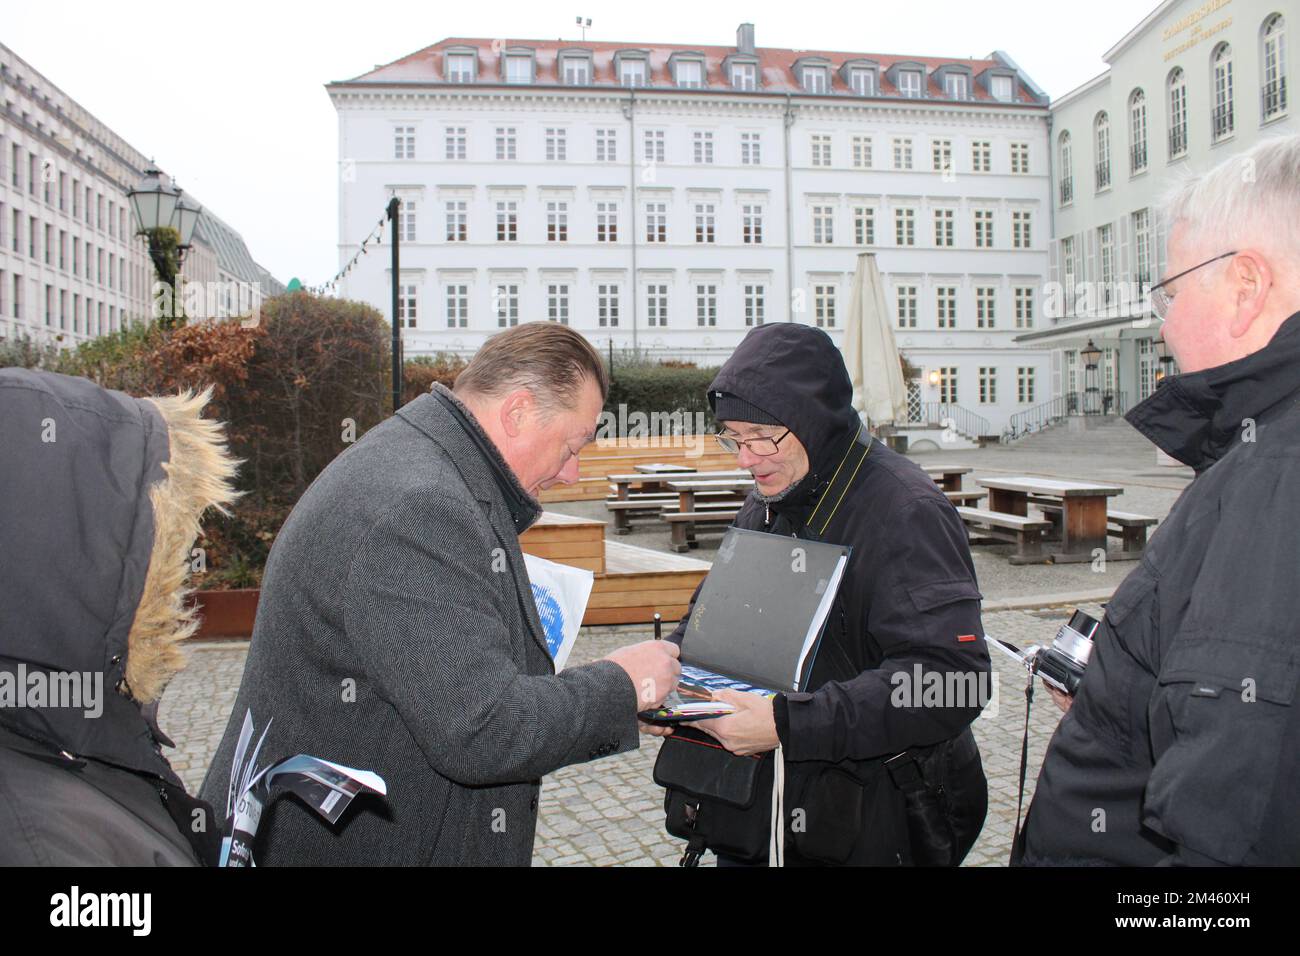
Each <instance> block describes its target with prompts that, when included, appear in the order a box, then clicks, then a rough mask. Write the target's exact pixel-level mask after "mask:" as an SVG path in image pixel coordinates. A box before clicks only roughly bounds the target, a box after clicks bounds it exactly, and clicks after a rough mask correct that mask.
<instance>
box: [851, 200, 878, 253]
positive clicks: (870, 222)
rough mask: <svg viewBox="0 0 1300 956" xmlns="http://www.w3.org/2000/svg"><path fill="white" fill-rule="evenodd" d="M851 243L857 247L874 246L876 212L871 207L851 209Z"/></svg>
mask: <svg viewBox="0 0 1300 956" xmlns="http://www.w3.org/2000/svg"><path fill="white" fill-rule="evenodd" d="M853 242H854V244H855V245H859V246H874V245H875V244H876V210H875V209H873V208H872V207H871V206H855V207H853Z"/></svg>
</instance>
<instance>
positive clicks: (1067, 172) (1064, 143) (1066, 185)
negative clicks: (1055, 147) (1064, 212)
mask: <svg viewBox="0 0 1300 956" xmlns="http://www.w3.org/2000/svg"><path fill="white" fill-rule="evenodd" d="M1060 149H1061V174H1060V180H1061V205H1062V206H1068V205H1069V204H1070V203H1072V202H1074V156H1073V151H1072V149H1071V147H1070V131H1069V130H1068V129H1067V130H1064V131H1062V133H1061V139H1060Z"/></svg>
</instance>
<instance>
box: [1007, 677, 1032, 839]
mask: <svg viewBox="0 0 1300 956" xmlns="http://www.w3.org/2000/svg"><path fill="white" fill-rule="evenodd" d="M1033 702H1034V672H1033V670H1030V671H1029V680H1028V681H1026V682H1025V735H1024V737H1023V739H1021V741H1020V790H1019V792H1018V793H1017V794H1016V829H1015V832H1014V833H1013V834H1012V835H1011V862H1013V863H1014V862H1015V860H1016V857H1017V855H1018V848H1019V845H1020V810H1021V808H1022V807H1023V806H1024V802H1025V770H1026V769H1027V768H1028V766H1029V708H1030V705H1032V704H1033Z"/></svg>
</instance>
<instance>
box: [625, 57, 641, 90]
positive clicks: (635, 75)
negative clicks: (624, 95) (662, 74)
mask: <svg viewBox="0 0 1300 956" xmlns="http://www.w3.org/2000/svg"><path fill="white" fill-rule="evenodd" d="M618 82H619V84H620V85H622V86H645V85H646V68H645V60H640V59H637V60H630V59H629V60H620V61H619V64H618Z"/></svg>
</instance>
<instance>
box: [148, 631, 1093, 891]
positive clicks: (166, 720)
mask: <svg viewBox="0 0 1300 956" xmlns="http://www.w3.org/2000/svg"><path fill="white" fill-rule="evenodd" d="M1086 609H1088V610H1089V611H1090V612H1091V613H1093V614H1094V615H1099V614H1100V608H1098V607H1096V606H1090V607H1087V608H1086ZM1065 613H1066V612H1065V611H1063V610H1062V609H1060V608H1056V609H1049V610H1041V611H1032V610H1031V611H1001V612H997V613H991V614H986V615H985V616H984V626H985V628H986V630H987V632H988V633H989V634H992V635H995V636H998V637H1002V638H1005V639H1006V640H1009V641H1011V642H1012V643H1014V644H1017V645H1020V646H1024V645H1026V644H1031V643H1044V642H1045V641H1047V640H1050V638H1051V636H1052V635H1053V634H1054V633H1055V631H1056V628H1057V626H1058V625H1059V623H1060V622H1061V621H1062V620H1063V618H1064V615H1065ZM648 636H649V632H648V631H646V630H645V629H643V628H638V627H621V628H586V629H584V630H583V632H582V635H581V636H580V637H579V638H578V643H577V645H576V647H575V648H574V651H573V658H572V663H573V664H574V665H577V664H582V663H586V662H587V661H590V660H593V659H596V658H599V657H602V656H604V655H605V654H607V653H609V651H611V650H613V649H614V648H616V647H619V646H621V645H623V644H629V643H633V642H635V641H638V640H643V639H645V638H646V637H648ZM246 652H247V645H246V644H244V643H242V642H211V643H196V644H194V645H192V646H191V647H190V648H188V650H187V653H188V654H189V666H188V667H187V668H186V669H185V670H184V671H182V672H181V674H180V675H179V676H178V677H177V678H176V679H175V681H174V682H173V683H172V685H171V686H170V687H169V688H168V690H167V693H166V695H165V696H164V697H163V702H162V708H161V714H160V721H159V722H160V725H161V726H162V728H163V730H164V731H165V732H167V733H168V734H170V735H171V736H172V738H173V739H174V740H175V741H176V744H177V750H176V751H175V752H174V753H173V755H172V757H171V760H172V766H173V767H175V768H176V771H177V773H178V774H179V775H180V777H181V779H182V780H183V781H184V782H185V785H186V787H187V788H188V789H189V790H190V792H195V791H196V790H197V789H198V787H199V785H200V784H201V783H202V780H203V775H204V773H205V772H206V769H207V766H208V764H209V762H210V761H211V759H212V754H213V753H214V752H215V751H216V748H217V745H218V744H219V743H220V740H221V735H222V734H223V733H224V732H225V728H226V721H227V718H228V717H229V714H230V709H231V707H232V706H233V705H234V700H235V693H236V691H237V690H238V687H239V680H240V677H241V675H242V673H243V667H244V658H245V655H246ZM994 669H995V673H996V675H997V682H996V683H995V688H996V690H997V694H996V696H995V698H994V701H993V703H992V704H991V705H990V707H989V708H987V709H986V712H985V716H983V717H981V718H980V719H979V720H977V721H976V722H975V736H976V739H977V740H978V741H979V745H980V751H981V753H982V755H983V759H984V770H985V773H986V774H987V775H988V778H989V815H988V819H987V820H986V822H985V824H984V831H983V833H982V834H981V836H980V839H979V842H978V843H976V845H975V847H974V848H973V849H972V850H971V853H970V855H969V857H968V858H967V860H966V865H968V866H1002V865H1004V864H1005V863H1006V859H1007V854H1008V853H1009V851H1010V845H1011V835H1012V831H1013V828H1014V826H1015V817H1016V786H1017V774H1018V770H1019V766H1020V741H1021V733H1022V730H1023V726H1024V696H1023V688H1024V672H1023V670H1019V669H1018V668H1017V666H1016V664H1015V663H1014V662H1013V661H1011V660H1010V659H1008V658H1006V657H1005V656H1003V655H1000V654H999V655H995V656H994ZM1040 686H1041V685H1040ZM1058 718H1059V712H1058V711H1057V710H1056V708H1055V706H1054V705H1053V704H1052V702H1051V699H1050V698H1049V697H1048V695H1047V694H1046V693H1038V694H1036V695H1035V697H1034V707H1033V720H1032V723H1031V727H1030V754H1029V773H1028V778H1027V781H1026V794H1025V803H1026V805H1028V803H1029V799H1030V797H1031V796H1032V795H1033V787H1034V782H1035V779H1036V777H1037V772H1038V766H1039V764H1040V763H1041V761H1042V757H1043V752H1044V749H1045V748H1046V746H1047V742H1048V740H1049V739H1050V737H1051V734H1052V732H1053V730H1054V729H1055V727H1056V722H1057V719H1058ZM658 749H659V740H658V739H657V738H651V737H643V738H642V746H641V748H640V749H639V750H636V751H633V752H631V753H625V754H619V755H617V756H614V757H608V758H605V759H603V760H597V761H594V762H592V763H587V764H580V765H578V766H574V767H566V768H564V769H563V770H560V771H558V772H556V773H554V774H552V775H550V776H549V777H548V778H547V779H546V782H545V785H544V786H543V788H542V805H541V812H540V815H539V820H538V828H537V842H536V845H535V848H534V853H533V863H534V865H538V866H568V865H596V866H606V865H608V866H614V865H627V866H674V865H676V862H677V860H678V858H679V857H680V855H681V846H682V844H681V841H678V840H674V839H673V838H671V837H669V836H668V835H667V834H666V833H665V832H664V829H663V809H662V806H663V791H662V790H661V789H660V788H659V787H657V786H655V784H654V782H653V780H652V779H651V776H650V772H651V768H652V767H653V766H654V760H655V756H656V754H657V753H658ZM323 756H328V754H326V755H323ZM226 772H228V771H226ZM712 860H713V858H712V856H711V855H710V856H708V857H706V859H705V861H704V863H705V865H709V864H711V863H712Z"/></svg>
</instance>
